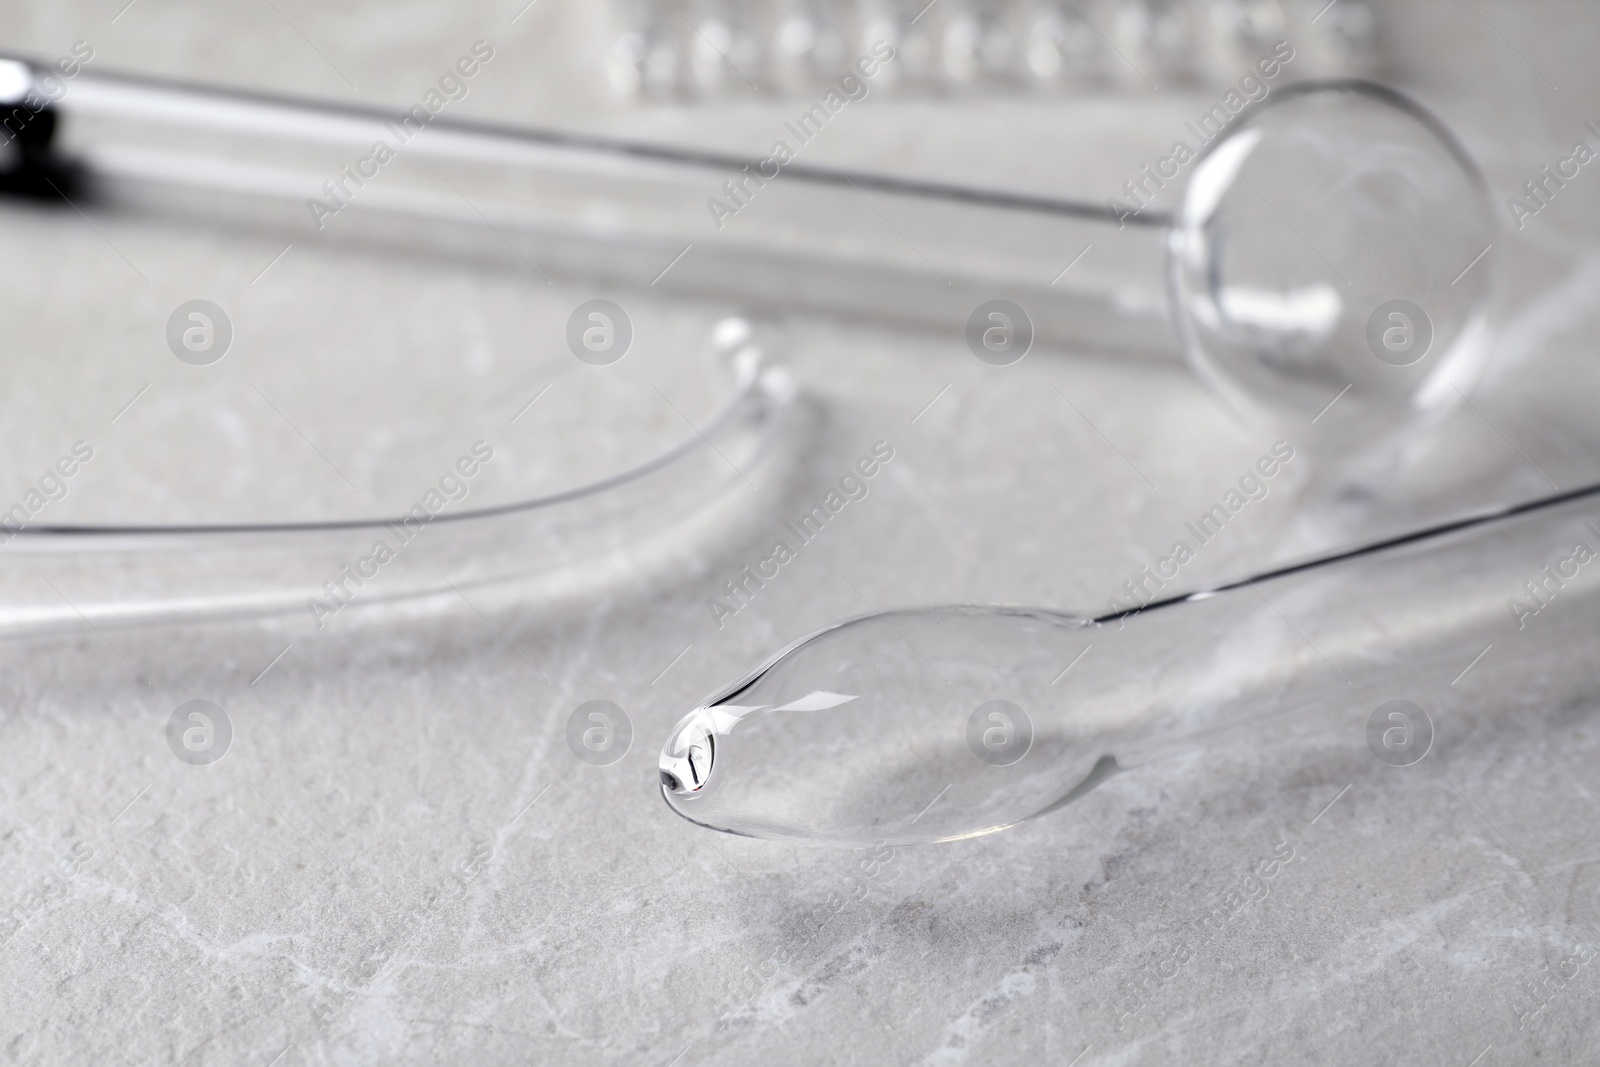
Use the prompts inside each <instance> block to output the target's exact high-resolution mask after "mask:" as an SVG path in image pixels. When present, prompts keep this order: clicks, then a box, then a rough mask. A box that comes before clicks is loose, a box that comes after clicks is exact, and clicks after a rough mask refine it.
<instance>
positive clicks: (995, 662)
mask: <svg viewBox="0 0 1600 1067" xmlns="http://www.w3.org/2000/svg"><path fill="white" fill-rule="evenodd" d="M1597 501H1600V485H1596V486H1590V487H1588V488H1585V489H1582V490H1578V491H1575V492H1571V493H1565V494H1562V495H1561V496H1556V497H1550V498H1547V499H1544V500H1540V501H1536V502H1534V503H1532V504H1528V505H1523V506H1519V507H1517V508H1513V509H1508V510H1505V511H1501V512H1497V513H1494V514H1488V515H1480V516H1477V517H1475V518H1471V519H1465V520H1461V521H1458V522H1453V523H1450V524H1448V525H1445V526H1439V527H1434V528H1430V529H1427V530H1420V531H1417V532H1415V533H1412V534H1409V535H1406V536H1404V537H1398V538H1393V539H1390V540H1386V541H1383V542H1380V543H1375V544H1371V545H1367V546H1363V547H1361V548H1357V549H1354V550H1351V551H1347V552H1341V553H1339V554H1337V555H1333V556H1328V557H1323V558H1319V559H1315V560H1310V561H1307V562H1304V563H1300V564H1296V565H1293V566H1289V567H1284V568H1280V569H1277V570H1274V571H1271V572H1268V573H1263V574H1257V575H1254V576H1251V577H1248V578H1243V579H1240V580H1238V581H1235V582H1231V583H1228V584H1226V585H1223V586H1220V587H1217V588H1215V589H1211V590H1206V591H1203V592H1198V593H1192V594H1189V595H1187V596H1181V597H1172V598H1169V599H1166V600H1162V601H1158V602H1154V603H1151V604H1147V605H1146V606H1145V607H1143V608H1142V609H1139V610H1136V611H1129V612H1122V613H1117V614H1110V615H1103V616H1100V617H1098V618H1091V617H1088V616H1087V615H1073V614H1070V613H1064V612H1058V611H1053V610H1048V609H1029V608H1013V607H983V606H948V607H935V608H926V609H920V610H905V611H890V612H884V613H881V614H876V615H870V616H864V617H862V618H857V619H851V620H848V621H846V622H841V623H837V624H835V625H833V626H830V627H828V628H826V629H824V630H821V631H818V632H817V633H814V634H812V635H810V636H809V637H806V638H804V639H802V640H800V641H797V642H795V643H794V644H792V645H790V646H789V647H788V648H786V649H784V650H783V651H781V652H779V653H778V654H777V655H775V656H773V657H772V658H771V659H769V660H768V661H767V662H766V663H764V664H763V665H762V666H761V667H759V668H757V669H756V670H755V671H753V672H751V673H750V674H749V675H747V676H746V677H744V678H742V679H740V680H739V681H737V682H735V683H734V684H732V685H730V686H728V687H726V688H725V689H723V690H721V691H720V692H718V693H716V694H714V695H713V696H712V697H710V698H709V699H707V700H706V701H705V702H704V703H703V704H701V706H700V707H698V708H696V709H695V710H694V711H692V712H690V713H689V715H688V716H686V717H685V718H684V719H683V720H682V721H681V722H680V723H679V724H678V725H677V727H676V728H675V729H674V730H673V731H672V733H671V735H670V736H669V738H668V739H667V742H666V745H665V746H664V747H663V749H662V752H661V756H660V761H659V769H660V775H661V789H662V795H663V797H664V798H665V799H666V801H667V804H668V805H669V806H670V807H671V808H672V809H673V810H674V811H676V812H677V813H678V814H680V815H682V816H683V817H684V818H686V819H689V820H690V821H692V822H695V823H698V824H700V825H702V826H705V827H708V828H710V829H714V830H721V831H724V832H727V833H732V834H740V835H744V836H749V837H758V838H784V839H794V840H801V841H811V842H818V843H826V844H835V845H846V846H868V845H874V844H877V843H879V842H889V843H893V844H915V843H930V842H940V841H954V840H960V839H962V838H968V837H975V836H979V835H982V834H988V833H993V832H995V831H997V830H1002V829H1006V828H1008V827H1010V826H1014V825H1016V824H1017V823H1020V822H1024V821H1026V820H1029V819H1032V818H1036V817H1038V816H1041V815H1045V814H1048V813H1050V812H1052V811H1055V810H1057V809H1058V808H1061V807H1064V806H1066V805H1068V804H1070V803H1072V802H1073V801H1074V800H1076V799H1077V798H1078V797H1079V796H1082V795H1083V794H1084V793H1086V792H1087V791H1088V790H1090V789H1092V788H1094V787H1095V786H1096V785H1098V784H1099V783H1101V782H1102V781H1104V780H1105V779H1106V778H1108V777H1109V776H1110V775H1112V774H1115V773H1117V772H1120V771H1124V770H1128V769H1130V768H1133V767H1138V766H1140V765H1141V764H1147V763H1150V762H1152V761H1154V760H1157V759H1160V758H1162V757H1166V756H1171V755H1175V754H1184V753H1193V752H1197V751H1198V752H1202V753H1203V752H1205V751H1207V750H1208V748H1210V747H1212V746H1216V745H1220V744H1224V743H1227V744H1238V745H1248V744H1250V743H1251V737H1252V736H1253V735H1260V734H1261V733H1263V732H1265V731H1271V730H1282V729H1284V728H1285V727H1284V723H1285V720H1286V718H1287V717H1290V716H1291V715H1298V716H1301V717H1304V716H1308V715H1326V716H1329V717H1337V716H1345V717H1349V718H1350V720H1351V721H1350V725H1351V727H1352V731H1353V732H1352V735H1351V736H1352V738H1354V737H1356V736H1357V733H1359V731H1361V730H1362V729H1363V728H1365V729H1367V730H1368V737H1369V742H1368V743H1369V744H1372V745H1373V746H1374V749H1373V751H1374V754H1375V755H1378V756H1379V758H1380V759H1384V761H1385V762H1393V761H1397V759H1399V758H1405V759H1415V758H1421V756H1423V755H1425V754H1426V751H1425V749H1422V750H1417V751H1412V752H1409V753H1408V752H1407V751H1406V749H1407V747H1408V745H1409V744H1410V742H1411V739H1412V737H1414V736H1416V735H1415V733H1414V731H1418V730H1421V729H1422V727H1423V726H1424V723H1425V722H1426V721H1427V720H1428V717H1429V713H1428V711H1427V709H1426V708H1423V707H1421V706H1420V705H1417V704H1416V703H1415V701H1416V699H1423V700H1425V701H1431V700H1432V699H1435V698H1437V695H1438V691H1439V689H1440V688H1441V687H1444V686H1445V683H1446V682H1448V681H1449V679H1450V678H1451V677H1452V675H1456V676H1457V677H1458V678H1459V674H1458V672H1460V673H1462V674H1464V673H1465V672H1464V671H1462V670H1461V669H1462V668H1463V667H1472V666H1474V665H1476V664H1477V663H1478V660H1477V659H1474V657H1475V656H1476V657H1479V658H1482V656H1483V651H1484V649H1485V647H1486V646H1489V645H1492V646H1493V650H1494V660H1495V662H1494V663H1486V664H1484V665H1482V666H1478V667H1477V670H1478V672H1479V680H1480V681H1481V680H1482V679H1483V678H1484V677H1485V676H1486V675H1487V674H1488V672H1492V671H1494V670H1495V669H1496V666H1495V664H1496V663H1498V664H1505V663H1518V662H1520V663H1521V664H1522V666H1523V668H1524V669H1526V670H1530V671H1532V672H1534V674H1535V675H1536V676H1538V677H1541V678H1551V679H1553V678H1556V677H1561V676H1564V677H1567V678H1569V679H1575V680H1576V683H1577V684H1578V685H1580V686H1583V685H1587V686H1589V687H1591V688H1592V687H1593V685H1594V678H1593V674H1592V672H1586V671H1584V670H1583V669H1582V664H1583V663H1584V662H1586V661H1590V662H1592V658H1593V651H1592V646H1593V635H1594V632H1595V624H1596V622H1597V621H1600V597H1596V596H1595V583H1596V574H1597V572H1600V566H1597V565H1595V563H1594V561H1595V560H1596V559H1600V525H1597V524H1596V521H1595V517H1596V515H1597V514H1600V505H1597ZM1530 664H1531V665H1530ZM1430 679H1432V680H1437V681H1438V685H1437V686H1436V685H1434V684H1433V682H1432V681H1431V680H1430ZM1429 694H1432V696H1430V695H1429ZM1552 699H1554V698H1552ZM1396 700H1399V701H1403V702H1404V703H1402V704H1399V705H1396V704H1394V703H1392V702H1393V701H1396ZM1383 709H1388V710H1387V711H1385V710H1383ZM1396 709H1399V710H1396ZM1435 710H1438V709H1437V708H1436V709H1435ZM1393 714H1398V715H1400V718H1398V719H1393V718H1390V717H1388V716H1390V715H1393ZM1374 722H1376V723H1377V725H1378V729H1377V730H1376V732H1375V733H1374V732H1373V730H1372V724H1373V723H1374ZM1397 731H1399V733H1397ZM1428 736H1430V737H1431V732H1430V733H1429V735H1428ZM1397 738H1398V740H1397Z"/></svg>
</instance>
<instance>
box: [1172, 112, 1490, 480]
mask: <svg viewBox="0 0 1600 1067" xmlns="http://www.w3.org/2000/svg"><path fill="white" fill-rule="evenodd" d="M1489 211H1490V209H1489V200H1488V192H1487V187H1486V185H1485V183H1484V181H1483V178H1482V177H1481V175H1480V174H1479V172H1478V170H1477V168H1476V166H1475V165H1474V164H1473V162H1472V160H1471V159H1470V157H1469V156H1468V155H1467V153H1466V151H1465V150H1464V149H1463V148H1462V147H1461V146H1460V145H1459V144H1458V143H1457V142H1456V140H1455V138H1454V137H1452V136H1451V134H1450V133H1449V131H1448V130H1446V129H1445V128H1444V126H1443V125H1442V124H1441V123H1439V121H1438V120H1437V119H1435V118H1434V117H1433V116H1432V115H1430V114H1429V113H1428V112H1426V111H1425V110H1423V109H1422V108H1421V107H1419V106H1418V105H1417V104H1415V103H1414V102H1413V101H1411V100H1410V99H1409V98H1407V97H1405V96H1402V95H1401V94H1399V93H1396V92H1394V91H1392V90H1390V89H1386V88H1383V87H1381V86H1377V85H1373V84H1370V83H1366V82H1336V83H1330V84H1326V85H1320V86H1311V85H1299V86H1291V87H1289V88H1288V89H1287V90H1285V91H1284V92H1283V93H1281V94H1280V95H1279V96H1277V97H1276V98H1275V99H1273V100H1272V102H1271V105H1270V106H1268V107H1264V108H1262V109H1261V110H1259V111H1258V112H1256V113H1254V114H1253V115H1251V116H1250V117H1249V118H1247V119H1245V120H1244V121H1242V122H1239V123H1237V124H1236V125H1234V126H1232V127H1230V129H1229V136H1228V137H1227V138H1225V139H1221V140H1218V141H1216V142H1213V144H1212V145H1211V146H1209V149H1208V151H1207V153H1206V155H1205V156H1204V157H1203V158H1202V159H1201V160H1200V161H1199V162H1198V163H1197V164H1196V169H1195V172H1194V175H1193V177H1192V178H1191V179H1190V181H1189V185H1188V187H1187V189H1186V190H1185V195H1184V198H1183V203H1182V207H1181V208H1180V210H1179V211H1178V213H1177V217H1176V219H1174V221H1173V229H1172V234H1171V238H1170V247H1171V258H1170V261H1169V272H1170V278H1171V283H1172V292H1173V304H1174V308H1175V311H1176V314H1175V316H1174V320H1175V322H1176V323H1177V325H1178V329H1179V331H1180V332H1181V334H1182V335H1183V339H1184V347H1185V351H1186V352H1187V353H1188V355H1189V359H1190V362H1191V363H1192V364H1193V365H1194V367H1195V368H1196V369H1197V370H1198V371H1199V372H1200V373H1201V375H1202V376H1203V377H1204V378H1205V379H1206V380H1207V381H1208V382H1209V383H1210V384H1211V385H1212V386H1213V388H1215V389H1216V390H1217V391H1218V392H1219V393H1221V394H1222V395H1223V396H1225V397H1227V398H1228V399H1229V400H1230V401H1231V402H1233V403H1234V404H1235V405H1236V406H1238V407H1240V408H1243V409H1245V410H1246V411H1247V413H1249V414H1251V415H1253V416H1255V417H1257V418H1258V419H1259V418H1263V417H1265V418H1267V419H1269V420H1271V421H1273V422H1275V423H1277V424H1278V425H1279V426H1280V427H1282V428H1283V430H1284V432H1286V433H1290V434H1291V435H1292V436H1293V437H1294V439H1295V440H1304V441H1306V442H1307V443H1308V445H1310V446H1311V447H1315V448H1319V449H1320V450H1321V451H1322V453H1323V454H1325V455H1328V454H1332V455H1343V456H1346V457H1349V456H1351V455H1352V454H1353V453H1359V452H1362V451H1367V452H1381V451H1383V450H1384V449H1385V448H1386V446H1393V445H1394V444H1396V443H1397V440H1398V439H1403V438H1407V437H1411V436H1414V435H1415V434H1417V433H1418V432H1420V431H1422V430H1424V429H1425V428H1426V425H1427V423H1428V422H1429V421H1431V420H1432V419H1433V418H1436V417H1437V416H1438V415H1439V414H1441V413H1443V412H1444V411H1447V410H1448V409H1449V408H1450V407H1451V406H1453V405H1454V404H1456V403H1457V402H1459V401H1460V400H1461V398H1462V396H1463V395H1464V393H1465V392H1466V391H1467V390H1469V389H1470V388H1471V383H1472V382H1473V381H1475V380H1476V379H1477V376H1478V373H1479V371H1480V370H1481V369H1482V367H1483V363H1484V360H1485V358H1486V357H1487V355H1488V351H1489V346H1488V328H1487V319H1486V309H1487V307H1488V305H1489V295H1490V290H1491V286H1492V270H1493V253H1492V248H1491V246H1492V244H1493V241H1494V233H1493V225H1492V224H1491V222H1490V213H1489Z"/></svg>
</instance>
